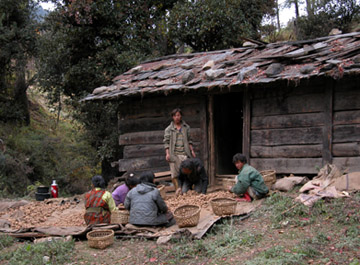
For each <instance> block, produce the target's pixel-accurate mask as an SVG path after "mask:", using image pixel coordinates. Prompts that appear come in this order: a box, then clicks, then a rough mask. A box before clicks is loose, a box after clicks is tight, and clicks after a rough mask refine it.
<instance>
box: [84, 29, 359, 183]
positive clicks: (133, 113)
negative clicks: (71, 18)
mask: <svg viewBox="0 0 360 265" xmlns="http://www.w3.org/2000/svg"><path fill="white" fill-rule="evenodd" d="M84 100H118V102H119V116H118V117H119V119H118V130H119V144H120V145H121V146H122V147H123V156H122V157H121V158H119V161H118V167H119V170H120V171H127V170H130V169H132V170H144V169H150V170H153V171H155V172H159V171H164V170H168V164H167V162H166V161H165V151H164V148H163V143H162V141H163V134H164V129H165V128H166V126H167V125H168V124H169V123H170V121H171V117H170V116H169V113H170V111H171V110H172V109H173V108H175V107H180V108H182V109H183V112H184V116H183V118H184V120H185V121H186V122H187V123H188V124H189V125H190V126H191V135H192V137H193V139H194V145H195V150H196V152H197V154H198V155H199V157H200V158H201V159H202V160H203V161H204V164H205V166H206V168H207V170H208V173H209V175H210V181H211V183H214V182H215V180H216V176H218V175H226V174H235V173H236V169H235V167H234V166H233V164H232V163H231V158H232V156H233V155H234V154H235V153H236V152H242V153H244V154H245V155H246V156H247V157H248V159H249V164H250V165H252V166H254V167H255V168H257V169H259V170H263V169H275V170H276V171H277V173H283V174H289V173H295V174H315V173H316V172H317V170H318V169H319V168H321V167H322V166H323V165H324V164H325V163H334V164H336V165H338V166H339V167H340V168H342V169H345V168H346V169H348V170H349V171H355V170H360V33H359V32H355V33H350V34H343V35H336V36H329V37H323V38H318V39H314V40H308V41H298V42H282V43H272V44H268V45H257V46H255V47H243V48H234V49H229V50H221V51H213V52H203V53H192V54H176V55H171V56H166V57H162V58H158V59H154V60H151V61H147V62H144V63H142V64H140V65H139V66H137V67H135V68H133V69H131V70H129V71H127V72H125V73H123V74H121V75H119V76H117V77H116V78H115V79H114V80H113V84H112V85H111V86H108V87H100V88H97V89H95V90H94V92H93V93H92V94H90V95H88V96H87V97H86V98H85V99H84Z"/></svg>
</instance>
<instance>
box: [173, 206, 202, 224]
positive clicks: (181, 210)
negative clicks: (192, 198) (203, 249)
mask: <svg viewBox="0 0 360 265" xmlns="http://www.w3.org/2000/svg"><path fill="white" fill-rule="evenodd" d="M200 210H201V208H200V206H198V205H191V204H186V205H182V206H179V207H178V208H176V209H175V211H174V217H175V220H176V224H177V225H178V226H179V227H191V226H196V225H197V224H198V223H199V219H200Z"/></svg>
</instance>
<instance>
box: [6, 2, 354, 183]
mask: <svg viewBox="0 0 360 265" xmlns="http://www.w3.org/2000/svg"><path fill="white" fill-rule="evenodd" d="M51 2H52V3H53V4H54V5H55V8H54V10H52V11H50V12H49V13H48V14H47V15H46V16H44V17H39V15H38V14H39V12H38V11H39V5H38V3H37V1H35V0H0V47H1V49H0V63H1V67H0V122H1V124H2V126H3V127H4V126H5V125H6V126H10V127H11V128H12V130H14V131H17V132H18V131H22V130H25V131H26V130H29V128H31V127H29V126H32V123H36V122H35V121H34V120H33V117H31V114H30V105H29V99H28V94H29V88H31V87H36V88H37V89H39V90H40V91H41V92H42V95H45V96H46V97H47V103H48V105H49V107H51V108H52V109H53V110H54V113H55V115H54V119H55V127H54V130H59V128H60V126H58V124H59V123H60V122H61V119H60V117H61V115H62V113H63V112H64V109H66V108H67V112H68V114H69V117H70V118H71V119H73V120H75V121H76V123H77V124H81V128H82V134H81V135H82V136H81V137H82V140H84V141H87V142H88V143H89V144H90V146H91V148H93V149H94V150H96V151H95V152H96V157H97V160H98V161H100V162H101V165H102V170H103V174H104V175H105V177H107V178H110V177H112V176H114V175H116V174H117V171H116V169H112V168H111V166H110V163H111V162H112V161H115V160H118V159H119V158H121V150H119V147H118V145H117V142H118V141H117V138H118V135H119V132H118V131H117V108H118V104H119V103H118V102H90V103H81V102H80V101H79V100H80V99H82V98H83V97H84V96H86V95H87V94H88V93H91V92H92V91H93V89H94V88H96V87H99V86H103V85H109V84H110V83H111V80H112V79H113V78H114V77H115V76H117V75H118V74H120V73H122V72H124V71H126V70H128V69H130V68H131V67H133V66H134V65H136V64H137V63H139V62H141V61H144V60H146V59H150V58H154V57H160V56H164V55H168V54H173V53H179V52H201V51H211V50H216V49H227V48H231V47H239V46H241V45H242V44H243V43H244V41H245V39H244V38H251V39H255V40H265V41H278V40H296V39H297V40H302V39H308V38H315V37H321V36H325V35H328V34H329V32H330V30H331V29H332V28H338V29H339V30H341V31H342V32H343V33H346V32H350V31H353V30H359V20H360V15H359V10H360V4H359V3H358V1H356V0H306V1H300V0H287V1H286V5H287V6H289V7H291V8H292V9H293V10H294V14H295V18H294V19H293V20H292V21H290V22H289V23H288V25H287V26H286V27H281V25H280V22H279V10H280V9H281V8H283V6H280V5H279V4H278V1H277V0H272V1H268V0H255V1H254V0H223V1H219V0H150V1H149V0H134V1H122V0H113V1H107V0H52V1H51ZM299 5H304V6H305V8H306V12H307V14H306V15H303V16H301V15H300V12H299ZM6 126H5V127H6ZM27 127H28V128H27ZM7 128H9V127H7ZM9 130H10V129H9ZM37 133H39V134H41V133H40V132H36V134H37ZM10 134H11V133H10ZM1 137H2V138H3V140H4V141H5V143H7V144H8V145H9V146H11V145H12V144H15V143H16V141H15V142H12V140H11V137H9V136H8V135H1ZM34 137H35V136H34ZM35 138H36V137H35ZM38 139H39V141H40V142H42V143H43V144H44V146H47V144H48V142H51V141H48V139H46V137H45V138H41V137H40V136H39V137H38ZM29 141H31V140H30V139H29ZM47 141H48V142H47ZM70 146H71V145H70ZM36 148H39V147H38V146H36V145H34V146H29V149H30V150H28V151H29V153H31V152H33V153H34V156H36V157H34V158H33V159H35V160H36V161H37V160H39V159H40V158H39V157H44V156H41V155H43V154H37V153H36V152H37V151H39V149H36ZM51 148H53V149H54V150H56V148H58V146H56V145H52V144H50V146H49V147H48V148H45V149H44V151H45V150H47V151H48V150H51ZM15 149H16V148H15ZM8 150H9V149H8ZM31 150H33V151H31ZM47 151H46V152H47ZM46 152H45V153H46ZM54 152H56V151H54ZM65 153H66V152H65ZM80 153H82V152H80ZM35 154H36V155H35ZM2 155H3V156H4V154H2ZM21 155H22V154H20V153H19V154H15V153H13V154H10V152H8V153H7V154H5V156H11V157H12V158H13V160H14V161H15V160H16V159H18V160H19V159H20V158H19V157H21ZM89 157H91V159H90V160H92V159H93V158H92V152H90V153H89ZM58 159H60V158H58ZM61 159H64V160H67V161H69V165H70V164H71V163H70V162H73V160H74V159H75V160H76V158H75V157H73V156H72V155H66V154H64V157H61ZM13 160H12V159H10V158H8V159H7V160H6V162H4V163H6V164H7V165H10V164H11V163H14V161H13ZM20 160H21V159H20ZM20 160H19V161H20ZM35 160H32V161H35ZM51 161H52V159H50V158H46V157H45V158H44V159H43V160H41V161H37V162H33V163H35V164H38V165H40V164H41V167H42V168H46V167H47V168H54V165H53V164H52V162H51ZM79 161H81V159H80V158H79ZM9 163H10V164H9ZM47 163H48V165H46V166H45V165H43V164H47ZM23 164H25V165H27V163H25V162H24V163H23ZM85 164H86V163H85ZM18 168H21V167H18ZM34 168H36V167H34ZM0 170H1V169H0ZM62 170H63V171H62V172H61V173H59V172H53V171H51V170H38V171H37V172H36V174H34V173H32V172H28V171H27V169H24V171H23V173H22V174H23V176H24V181H25V182H26V183H27V184H33V183H34V182H36V181H38V180H43V179H47V178H49V179H50V178H52V177H53V176H54V175H59V174H60V175H62V176H64V177H63V179H64V180H65V179H67V180H69V177H66V176H70V175H71V172H72V167H71V166H69V168H64V169H62ZM30 171H31V170H30ZM1 174H3V175H2V176H3V177H4V178H6V177H8V176H10V175H11V173H9V172H4V170H3V171H1ZM9 174H10V175H9ZM8 185H10V186H11V185H12V184H8Z"/></svg>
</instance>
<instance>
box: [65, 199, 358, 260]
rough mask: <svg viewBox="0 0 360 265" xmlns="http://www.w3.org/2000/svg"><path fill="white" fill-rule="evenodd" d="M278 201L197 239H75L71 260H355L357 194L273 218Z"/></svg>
mask: <svg viewBox="0 0 360 265" xmlns="http://www.w3.org/2000/svg"><path fill="white" fill-rule="evenodd" d="M282 196H284V195H283V194H281V195H280V196H277V197H279V198H281V200H282V199H283V198H288V196H292V197H295V194H290V195H285V197H282ZM275 197H276V196H275ZM281 200H280V199H279V201H278V202H276V200H275V199H271V198H270V199H268V201H265V203H264V204H263V206H261V207H260V208H259V209H258V210H256V211H255V212H254V213H253V214H252V215H251V216H250V217H249V218H247V219H245V220H243V221H240V220H239V218H228V219H227V220H223V221H222V222H220V223H219V224H216V225H215V226H214V227H213V228H212V229H211V231H210V232H209V233H208V234H207V235H206V236H205V237H204V238H203V239H201V240H196V241H192V240H188V239H186V238H183V239H178V240H174V241H172V242H170V243H167V244H165V245H157V244H156V241H152V240H146V239H116V240H115V243H114V244H113V245H112V246H110V247H108V248H107V249H105V250H96V249H91V248H89V247H88V246H87V242H86V241H78V242H76V246H75V252H74V253H73V262H72V263H71V264H179V263H185V264H326V265H329V264H352V265H355V264H359V261H360V223H359V221H360V210H359V209H360V193H357V194H353V195H352V196H351V197H350V198H344V199H333V200H329V201H320V202H319V203H317V204H316V205H315V206H314V207H316V208H313V209H310V210H309V209H308V208H307V207H305V208H302V206H301V205H300V206H299V208H297V207H295V208H294V211H295V213H291V214H290V212H287V213H286V214H282V215H283V217H282V218H277V219H276V218H274V214H276V215H278V214H279V212H276V211H281V212H280V213H282V212H284V210H285V211H286V210H287V209H289V207H288V206H287V205H285V204H284V205H282V203H283V202H282V201H281ZM291 201H292V198H290V200H288V201H287V202H290V203H291ZM278 204H279V205H278ZM274 205H275V206H274ZM272 206H274V207H275V208H276V207H278V209H275V208H274V209H271V208H272ZM282 207H283V208H282ZM275 217H276V216H275ZM278 220H279V221H278ZM350 233H351V234H350Z"/></svg>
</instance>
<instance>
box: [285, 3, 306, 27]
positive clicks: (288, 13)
mask: <svg viewBox="0 0 360 265" xmlns="http://www.w3.org/2000/svg"><path fill="white" fill-rule="evenodd" d="M285 1H286V0H279V5H281V7H283V6H284V3H285ZM299 7H300V16H301V15H304V14H305V7H304V5H301V4H300V6H299ZM294 17H295V7H294V5H292V6H291V7H290V8H283V9H280V24H281V26H282V27H285V26H286V24H287V22H288V21H289V20H290V19H292V18H294Z"/></svg>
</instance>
